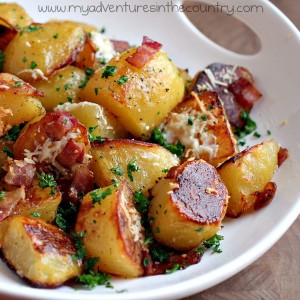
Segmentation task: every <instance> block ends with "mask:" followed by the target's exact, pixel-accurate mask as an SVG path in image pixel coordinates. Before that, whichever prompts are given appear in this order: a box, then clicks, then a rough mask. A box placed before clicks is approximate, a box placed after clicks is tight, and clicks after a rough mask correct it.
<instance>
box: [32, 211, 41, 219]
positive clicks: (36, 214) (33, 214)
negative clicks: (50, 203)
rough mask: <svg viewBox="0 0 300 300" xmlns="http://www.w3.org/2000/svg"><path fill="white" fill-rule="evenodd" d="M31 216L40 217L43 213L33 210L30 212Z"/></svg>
mask: <svg viewBox="0 0 300 300" xmlns="http://www.w3.org/2000/svg"><path fill="white" fill-rule="evenodd" d="M30 216H31V217H33V218H39V217H40V216H41V214H40V213H38V212H32V213H30Z"/></svg>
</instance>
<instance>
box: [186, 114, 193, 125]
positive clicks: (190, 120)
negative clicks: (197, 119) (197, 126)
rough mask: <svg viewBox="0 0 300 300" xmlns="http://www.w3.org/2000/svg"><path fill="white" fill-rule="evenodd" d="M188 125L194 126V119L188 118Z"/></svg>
mask: <svg viewBox="0 0 300 300" xmlns="http://www.w3.org/2000/svg"><path fill="white" fill-rule="evenodd" d="M187 124H188V125H190V126H192V125H193V124H194V119H193V117H191V116H189V117H188V122H187Z"/></svg>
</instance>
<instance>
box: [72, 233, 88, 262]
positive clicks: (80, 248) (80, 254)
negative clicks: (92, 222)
mask: <svg viewBox="0 0 300 300" xmlns="http://www.w3.org/2000/svg"><path fill="white" fill-rule="evenodd" d="M84 236H85V233H84V232H72V234H71V237H72V240H73V242H74V245H75V247H76V249H77V252H76V254H73V255H72V259H84V258H85V257H86V249H85V247H84V241H83V238H84Z"/></svg>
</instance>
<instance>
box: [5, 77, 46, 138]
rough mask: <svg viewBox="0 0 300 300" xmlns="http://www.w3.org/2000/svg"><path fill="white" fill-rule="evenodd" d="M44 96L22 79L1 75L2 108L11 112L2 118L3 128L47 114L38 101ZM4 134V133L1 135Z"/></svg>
mask: <svg viewBox="0 0 300 300" xmlns="http://www.w3.org/2000/svg"><path fill="white" fill-rule="evenodd" d="M42 95H43V94H42V93H41V92H40V91H38V90H37V89H35V88H34V87H32V86H31V85H29V84H28V83H26V82H24V81H23V80H21V79H20V78H18V77H16V76H14V75H11V74H7V73H1V74H0V107H2V108H4V109H6V110H10V112H9V113H7V114H6V115H5V116H3V117H2V118H1V120H2V122H3V124H2V126H1V127H2V128H6V127H7V126H9V127H10V126H13V125H19V124H21V123H23V122H27V121H30V120H32V119H33V118H35V117H37V116H42V115H44V114H45V109H44V108H43V106H42V105H41V103H40V101H39V100H38V99H37V98H38V97H39V96H42ZM3 131H5V130H3ZM1 134H2V133H1Z"/></svg>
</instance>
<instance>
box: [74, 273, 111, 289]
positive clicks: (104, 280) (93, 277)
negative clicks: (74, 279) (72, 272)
mask: <svg viewBox="0 0 300 300" xmlns="http://www.w3.org/2000/svg"><path fill="white" fill-rule="evenodd" d="M110 277H111V276H110V275H109V274H104V273H102V272H97V273H96V272H93V271H89V272H88V273H87V274H83V275H80V276H78V281H79V282H81V283H83V284H84V285H86V286H87V287H88V289H93V288H95V287H96V286H98V285H105V287H107V288H113V286H112V285H111V283H110V282H109V280H110Z"/></svg>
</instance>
